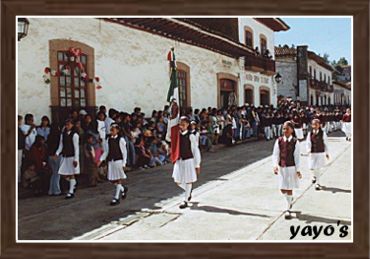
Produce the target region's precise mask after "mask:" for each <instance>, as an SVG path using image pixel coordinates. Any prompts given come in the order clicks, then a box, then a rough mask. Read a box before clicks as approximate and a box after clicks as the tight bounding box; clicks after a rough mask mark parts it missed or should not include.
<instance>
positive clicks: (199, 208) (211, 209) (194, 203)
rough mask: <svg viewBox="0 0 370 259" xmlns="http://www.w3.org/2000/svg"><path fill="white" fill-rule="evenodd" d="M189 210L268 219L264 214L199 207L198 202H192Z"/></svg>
mask: <svg viewBox="0 0 370 259" xmlns="http://www.w3.org/2000/svg"><path fill="white" fill-rule="evenodd" d="M190 209H191V210H202V211H205V212H214V213H227V214H229V215H237V216H238V215H244V216H255V217H262V218H270V216H268V215H264V214H257V213H249V212H242V211H238V210H230V209H224V208H219V207H214V206H207V205H205V206H199V202H192V206H191V207H190Z"/></svg>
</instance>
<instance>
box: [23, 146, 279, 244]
mask: <svg viewBox="0 0 370 259" xmlns="http://www.w3.org/2000/svg"><path fill="white" fill-rule="evenodd" d="M272 146H273V142H272V141H268V142H267V141H263V140H262V141H258V142H257V141H253V142H248V143H243V144H238V145H236V146H233V147H229V148H226V147H225V148H220V149H219V150H217V151H216V152H214V153H210V152H208V153H204V154H203V161H202V175H201V177H200V179H199V181H198V182H197V183H196V184H195V188H196V187H199V186H202V185H204V184H206V183H208V182H212V181H214V182H220V181H221V182H222V181H226V180H225V179H223V175H226V174H229V173H231V172H233V171H235V170H237V169H239V168H242V167H245V166H247V165H248V164H251V163H253V162H256V161H258V160H260V159H262V158H265V157H266V156H269V155H270V153H271V150H272ZM171 174H172V165H170V164H168V165H165V166H162V167H156V168H153V169H147V170H142V171H132V172H128V173H127V175H128V186H129V192H128V195H127V199H126V200H125V201H123V202H122V203H121V204H120V205H119V206H115V207H112V206H109V202H110V200H111V197H112V195H113V186H112V185H111V184H110V183H103V184H100V185H98V186H97V187H95V188H86V189H80V190H78V191H77V193H76V197H75V199H72V200H64V197H60V196H58V197H49V196H43V197H32V198H27V199H19V201H18V239H20V240H68V239H72V238H75V237H78V236H81V235H83V234H85V233H86V232H89V231H92V230H94V229H96V228H99V227H101V226H102V225H106V224H108V223H110V222H116V221H117V220H119V219H120V218H124V217H129V216H131V217H134V218H137V217H136V214H138V213H139V214H141V213H143V212H142V210H156V209H159V208H160V207H158V206H160V205H158V204H159V203H160V202H163V201H166V200H168V199H171V198H173V197H176V196H177V195H179V194H180V193H181V190H179V188H178V187H177V186H176V185H175V184H174V183H173V180H172V178H171ZM108 228H109V229H110V228H111V226H109V227H108Z"/></svg>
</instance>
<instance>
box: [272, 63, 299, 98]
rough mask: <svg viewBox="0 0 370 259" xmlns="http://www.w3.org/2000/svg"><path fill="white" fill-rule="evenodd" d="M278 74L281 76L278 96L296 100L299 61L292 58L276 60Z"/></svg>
mask: <svg viewBox="0 0 370 259" xmlns="http://www.w3.org/2000/svg"><path fill="white" fill-rule="evenodd" d="M275 64H276V73H279V74H280V75H281V78H282V79H281V82H280V83H279V84H278V85H277V96H279V95H282V96H284V97H291V98H292V99H293V100H296V86H297V61H296V60H295V59H293V58H292V57H286V58H283V57H281V58H279V59H278V60H276V63H275Z"/></svg>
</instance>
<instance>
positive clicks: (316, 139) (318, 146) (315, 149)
mask: <svg viewBox="0 0 370 259" xmlns="http://www.w3.org/2000/svg"><path fill="white" fill-rule="evenodd" d="M322 152H325V145H324V132H323V131H322V129H319V132H318V133H317V134H316V135H315V134H313V132H311V153H322Z"/></svg>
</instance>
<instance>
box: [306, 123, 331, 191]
mask: <svg viewBox="0 0 370 259" xmlns="http://www.w3.org/2000/svg"><path fill="white" fill-rule="evenodd" d="M311 127H312V131H311V132H309V133H308V135H307V151H308V153H309V154H310V156H309V160H308V167H309V169H310V170H311V172H312V173H313V179H312V183H316V185H315V189H316V190H317V191H318V190H321V185H320V175H321V169H322V168H323V167H324V166H325V164H326V161H325V158H326V159H329V154H328V140H327V139H328V137H327V135H326V133H325V131H323V130H322V129H321V126H320V120H319V119H313V120H312V123H311Z"/></svg>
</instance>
